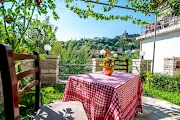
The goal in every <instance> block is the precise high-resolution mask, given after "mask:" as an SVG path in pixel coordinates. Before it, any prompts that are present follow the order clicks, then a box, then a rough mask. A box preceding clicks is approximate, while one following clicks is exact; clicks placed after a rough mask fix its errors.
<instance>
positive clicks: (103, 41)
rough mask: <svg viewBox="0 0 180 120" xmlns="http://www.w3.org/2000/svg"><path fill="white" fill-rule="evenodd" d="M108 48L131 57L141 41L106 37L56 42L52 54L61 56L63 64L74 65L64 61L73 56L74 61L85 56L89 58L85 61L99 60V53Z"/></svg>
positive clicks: (132, 38) (53, 44)
mask: <svg viewBox="0 0 180 120" xmlns="http://www.w3.org/2000/svg"><path fill="white" fill-rule="evenodd" d="M106 46H109V49H110V50H111V51H115V52H116V53H117V54H119V55H120V56H122V55H124V54H129V55H130V54H131V51H133V50H138V49H139V41H137V40H136V39H135V38H134V37H131V38H113V39H112V38H106V37H103V38H98V39H97V38H94V39H86V38H82V39H80V40H70V41H67V42H63V41H56V42H52V51H51V54H58V55H60V56H61V60H62V62H65V63H72V61H71V62H70V61H68V60H64V59H65V58H67V57H68V58H71V54H72V56H74V59H78V58H79V56H83V57H85V56H86V57H87V58H84V59H90V58H92V57H94V58H95V57H96V58H98V57H100V56H99V51H100V50H101V49H104V48H105V47H106ZM81 54H83V55H81ZM85 54H86V55H85ZM66 55H67V56H66ZM71 59H72V58H71ZM76 62H77V61H76ZM76 62H74V63H76ZM81 62H82V61H81ZM81 62H77V63H81ZM84 62H85V61H84ZM84 62H83V63H84Z"/></svg>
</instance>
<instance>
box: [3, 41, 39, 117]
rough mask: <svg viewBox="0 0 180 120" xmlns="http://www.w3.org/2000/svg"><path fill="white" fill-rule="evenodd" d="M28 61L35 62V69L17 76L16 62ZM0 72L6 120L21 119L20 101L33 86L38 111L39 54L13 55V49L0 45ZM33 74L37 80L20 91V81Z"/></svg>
mask: <svg viewBox="0 0 180 120" xmlns="http://www.w3.org/2000/svg"><path fill="white" fill-rule="evenodd" d="M27 59H32V60H34V68H32V69H30V70H27V71H22V72H20V73H17V74H16V70H15V62H14V61H16V60H27ZM0 72H1V79H2V86H3V94H4V111H5V119H6V120H19V119H20V113H19V107H18V102H19V99H20V97H22V96H23V95H24V94H25V93H26V92H27V91H29V90H30V89H31V88H32V87H33V86H35V87H36V90H35V111H37V110H38V109H39V105H40V67H39V55H38V53H37V52H34V55H25V54H13V52H12V49H11V47H9V46H7V45H3V44H0ZM31 74H35V80H34V81H32V82H31V83H28V84H27V85H26V86H25V87H23V88H22V89H21V90H18V81H20V80H21V79H22V78H24V77H26V76H28V75H31Z"/></svg>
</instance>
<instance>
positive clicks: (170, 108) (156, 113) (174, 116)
mask: <svg viewBox="0 0 180 120" xmlns="http://www.w3.org/2000/svg"><path fill="white" fill-rule="evenodd" d="M142 105H143V113H141V114H140V113H138V114H136V117H135V118H134V120H180V106H177V105H175V104H172V103H170V102H167V101H165V100H162V99H158V98H153V97H149V96H142Z"/></svg>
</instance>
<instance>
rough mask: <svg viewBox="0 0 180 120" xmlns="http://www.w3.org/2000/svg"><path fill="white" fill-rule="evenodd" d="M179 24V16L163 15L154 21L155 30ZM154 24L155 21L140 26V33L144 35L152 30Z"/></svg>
mask: <svg viewBox="0 0 180 120" xmlns="http://www.w3.org/2000/svg"><path fill="white" fill-rule="evenodd" d="M177 24H180V17H177V16H174V17H164V18H163V19H161V20H158V21H157V22H156V31H158V30H161V29H164V28H168V27H171V26H174V25H177ZM154 25H155V23H151V24H148V25H146V26H143V27H141V35H145V34H148V33H152V32H154Z"/></svg>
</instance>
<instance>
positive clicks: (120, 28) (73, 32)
mask: <svg viewBox="0 0 180 120" xmlns="http://www.w3.org/2000/svg"><path fill="white" fill-rule="evenodd" d="M120 1H121V2H120V3H118V5H124V4H125V0H120ZM56 5H57V9H56V11H57V13H58V15H59V16H60V19H59V20H58V21H55V20H53V17H52V15H51V14H50V18H51V19H50V22H51V23H52V24H54V25H55V26H57V27H58V31H57V33H56V37H57V39H58V40H59V41H67V40H74V39H80V38H94V37H108V38H114V37H115V36H117V35H122V33H124V31H125V30H126V32H128V33H129V34H136V33H137V34H140V32H141V26H140V25H135V24H133V23H132V21H121V20H112V21H106V20H95V19H94V18H91V17H89V18H88V19H82V18H80V17H79V16H78V15H77V14H75V13H74V12H73V11H70V10H69V9H68V8H66V7H65V4H64V2H62V1H61V2H60V1H56ZM78 6H80V7H81V8H85V5H84V3H83V2H78ZM95 10H96V11H97V12H100V11H103V6H102V5H95ZM110 13H111V14H115V15H133V16H135V17H137V18H141V19H143V20H148V21H149V20H153V19H154V17H153V15H152V16H144V15H142V13H141V12H137V13H135V12H134V11H130V10H124V9H119V8H115V9H114V10H112V11H111V12H110ZM43 18H44V17H42V16H41V19H43Z"/></svg>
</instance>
